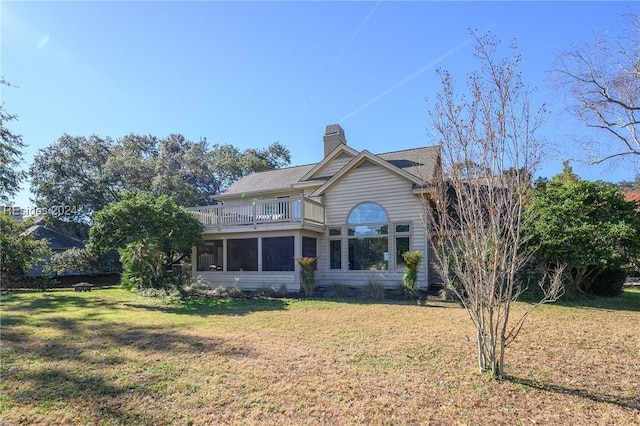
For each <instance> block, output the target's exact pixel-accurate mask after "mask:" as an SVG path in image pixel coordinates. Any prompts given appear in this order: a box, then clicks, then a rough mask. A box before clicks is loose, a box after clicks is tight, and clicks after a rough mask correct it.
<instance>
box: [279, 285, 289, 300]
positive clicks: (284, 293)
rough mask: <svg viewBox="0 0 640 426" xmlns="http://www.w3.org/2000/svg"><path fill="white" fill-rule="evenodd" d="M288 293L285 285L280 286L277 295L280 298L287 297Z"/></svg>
mask: <svg viewBox="0 0 640 426" xmlns="http://www.w3.org/2000/svg"><path fill="white" fill-rule="evenodd" d="M288 293H289V292H288V291H287V285H286V284H280V289H279V290H278V294H279V296H280V297H287V294H288Z"/></svg>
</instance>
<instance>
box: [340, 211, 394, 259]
mask: <svg viewBox="0 0 640 426" xmlns="http://www.w3.org/2000/svg"><path fill="white" fill-rule="evenodd" d="M347 227H348V239H349V269H350V270H352V271H376V270H377V271H380V270H387V269H389V239H388V237H387V235H388V234H389V223H388V219H387V213H386V212H385V211H384V209H383V208H382V207H381V206H380V205H378V204H376V203H362V204H359V205H357V206H356V207H355V208H354V209H353V210H352V211H351V214H349V218H348V220H347Z"/></svg>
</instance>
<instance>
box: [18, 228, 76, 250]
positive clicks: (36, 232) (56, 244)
mask: <svg viewBox="0 0 640 426" xmlns="http://www.w3.org/2000/svg"><path fill="white" fill-rule="evenodd" d="M24 232H25V234H31V235H33V238H34V239H35V240H41V239H43V238H45V239H46V240H47V241H48V243H47V245H48V246H49V248H50V249H51V250H69V249H72V248H83V247H84V243H83V242H82V241H80V240H76V239H75V238H71V237H67V236H66V235H64V234H61V233H60V232H57V231H54V230H53V229H49V228H47V227H46V226H44V225H40V224H37V225H33V226H30V227H29V228H28V229H27V230H26V231H24Z"/></svg>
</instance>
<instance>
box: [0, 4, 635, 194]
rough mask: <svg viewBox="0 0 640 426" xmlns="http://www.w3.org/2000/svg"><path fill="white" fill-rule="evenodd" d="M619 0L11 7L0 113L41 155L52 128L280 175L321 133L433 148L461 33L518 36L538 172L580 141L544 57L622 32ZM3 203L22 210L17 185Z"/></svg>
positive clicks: (365, 142)
mask: <svg viewBox="0 0 640 426" xmlns="http://www.w3.org/2000/svg"><path fill="white" fill-rule="evenodd" d="M630 7H631V8H632V9H633V10H635V11H636V12H638V5H637V4H634V3H631V2H629V3H624V2H548V3H547V2H453V3H445V2H391V1H382V2H355V1H353V2H233V3H231V2H188V3H186V2H147V1H140V2H75V1H74V2H44V3H40V2H11V1H3V2H2V3H1V4H0V11H1V27H2V29H1V39H2V40H1V51H0V53H1V56H0V59H1V62H0V69H1V75H2V76H4V78H5V79H6V80H7V81H9V82H10V83H12V84H14V85H16V86H19V88H18V89H15V88H6V87H2V88H1V90H2V92H1V95H2V102H3V103H4V107H5V108H6V109H7V110H8V111H9V112H11V113H16V114H18V115H19V121H17V122H12V123H10V124H9V127H10V129H11V130H12V131H14V132H17V133H20V134H22V135H23V137H24V140H25V142H26V143H28V144H29V147H28V150H27V152H26V153H25V164H28V163H29V162H30V161H31V159H32V158H33V155H34V154H35V153H36V152H37V150H38V149H40V148H44V147H46V146H47V145H49V144H51V143H53V142H55V141H56V140H57V139H58V138H59V137H60V136H61V135H62V134H63V133H68V134H71V135H87V136H88V135H90V134H97V135H100V136H111V137H114V138H118V137H122V136H124V135H126V134H129V133H139V134H152V135H155V136H158V137H164V136H167V135H169V134H171V133H181V134H183V135H185V136H186V137H187V138H188V139H191V140H199V139H200V138H201V137H203V138H206V139H207V140H208V141H209V142H210V143H229V144H233V145H235V146H237V147H240V148H247V147H266V146H268V145H269V144H270V143H272V142H276V141H279V142H280V143H282V144H283V145H285V146H287V147H288V148H289V149H290V151H291V157H292V165H300V164H309V163H314V162H317V161H319V160H320V159H321V158H322V155H323V154H322V153H323V148H322V134H323V131H324V127H325V125H327V124H331V123H340V124H341V125H342V127H343V128H344V129H345V133H346V137H347V142H348V144H349V145H350V146H352V147H354V148H355V149H358V150H362V149H367V150H369V151H371V152H374V153H379V152H388V151H394V150H399V149H408V148H414V147H419V146H427V145H433V144H434V143H435V141H434V140H433V139H432V138H431V137H430V134H429V132H428V128H429V126H430V120H429V116H428V111H429V109H430V105H431V104H430V103H429V100H431V101H433V100H434V99H435V97H436V94H437V93H438V92H439V89H440V84H439V81H438V78H437V77H436V74H435V69H436V67H443V68H446V69H449V70H451V71H452V72H453V74H454V76H456V79H457V81H458V82H459V83H460V84H461V85H462V84H463V83H464V77H465V75H466V73H467V72H468V71H470V70H471V69H473V68H474V67H475V65H476V64H475V63H474V62H473V60H472V56H471V55H472V49H473V44H472V43H471V40H470V36H469V32H468V29H469V28H474V29H477V30H478V31H480V32H484V31H487V30H491V31H492V32H493V33H494V34H495V35H496V36H498V38H500V39H501V40H502V41H503V44H505V45H506V44H508V42H510V41H511V40H512V39H515V40H516V42H517V44H518V47H519V52H520V53H521V55H522V57H523V68H522V71H523V74H524V77H525V80H526V81H528V82H529V84H531V85H532V86H534V87H537V88H538V99H537V101H538V102H543V101H544V102H547V103H548V105H549V108H550V110H551V115H550V117H549V119H548V121H547V123H546V125H545V127H544V128H543V132H544V135H545V136H546V138H547V140H548V142H549V144H550V146H551V149H550V150H549V154H548V156H547V158H546V161H545V163H544V167H543V168H542V170H541V173H540V174H541V175H543V176H547V177H550V176H552V175H553V174H555V173H558V172H559V171H560V170H561V161H562V159H563V158H568V157H577V156H578V154H577V145H576V144H575V142H572V140H571V138H570V135H571V134H573V133H575V132H576V131H582V130H581V128H580V127H579V126H578V125H577V124H576V123H575V121H574V119H573V118H572V117H571V116H570V115H569V114H568V113H567V112H566V110H565V109H566V106H565V99H564V95H563V94H562V93H558V92H555V91H553V90H552V89H551V84H550V78H549V75H548V74H549V71H550V70H551V69H552V67H553V63H554V59H555V55H556V53H557V52H559V51H561V50H563V49H566V48H568V47H569V46H570V45H571V43H574V42H590V41H592V40H593V37H594V34H600V33H602V32H604V31H607V30H611V29H613V28H615V27H616V26H619V25H620V24H621V22H622V21H621V15H622V14H624V13H627V12H628V11H629V8H630ZM574 167H575V170H576V171H577V172H578V174H579V175H580V176H582V177H583V178H585V179H590V180H596V179H602V180H609V181H614V182H615V181H619V180H623V179H627V180H631V179H633V178H634V176H635V173H636V171H637V170H638V169H637V167H635V166H634V165H633V164H629V163H625V162H618V163H609V164H606V165H604V166H599V167H594V166H588V167H587V166H583V165H580V164H576V165H575V166H574ZM23 187H24V190H23V191H22V193H21V194H20V196H19V197H18V198H17V199H16V200H14V201H15V202H16V204H18V205H22V206H30V205H31V203H30V202H29V201H28V198H29V193H28V184H25V185H23Z"/></svg>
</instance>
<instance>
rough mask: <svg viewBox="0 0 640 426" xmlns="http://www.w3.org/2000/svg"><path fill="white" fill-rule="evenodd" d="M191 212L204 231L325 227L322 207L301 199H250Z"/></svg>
mask: <svg viewBox="0 0 640 426" xmlns="http://www.w3.org/2000/svg"><path fill="white" fill-rule="evenodd" d="M189 210H190V211H191V213H193V215H194V216H195V217H196V218H197V219H198V220H199V221H200V222H201V223H202V224H203V225H204V226H205V228H217V229H222V228H229V227H234V226H243V225H253V226H256V227H257V226H259V225H262V224H273V223H283V222H284V223H301V224H303V223H312V224H316V225H324V206H323V205H322V204H320V203H319V202H317V201H314V200H311V199H309V198H305V197H303V196H298V197H288V198H273V199H268V200H256V199H254V200H251V201H246V202H240V203H226V204H216V205H212V206H202V207H191V208H189Z"/></svg>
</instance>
